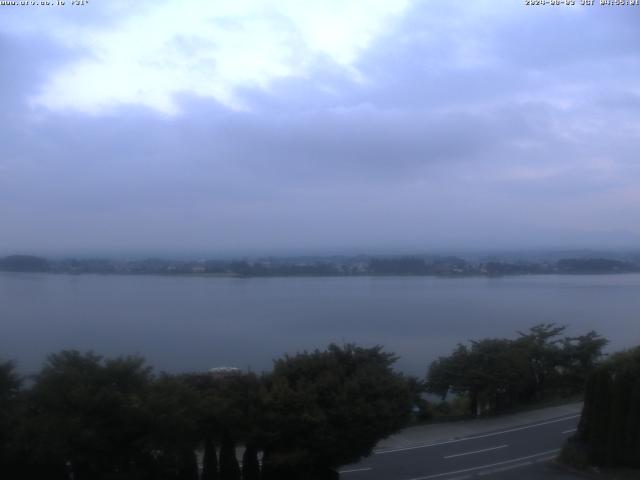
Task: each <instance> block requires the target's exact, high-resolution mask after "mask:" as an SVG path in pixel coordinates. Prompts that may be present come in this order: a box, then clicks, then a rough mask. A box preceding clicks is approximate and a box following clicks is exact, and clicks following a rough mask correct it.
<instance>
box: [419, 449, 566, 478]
mask: <svg viewBox="0 0 640 480" xmlns="http://www.w3.org/2000/svg"><path fill="white" fill-rule="evenodd" d="M559 451H560V449H556V450H548V451H546V452H541V453H536V454H534V455H527V456H526V457H520V458H514V459H511V460H505V461H503V462H497V463H491V464H489V465H481V466H479V467H471V468H465V469H464V470H456V471H455V472H444V473H436V474H435V475H427V476H426V477H415V478H411V479H410V480H429V479H431V478H439V477H446V476H448V475H456V474H458V473H467V472H473V471H476V470H483V469H485V468H492V467H498V466H500V465H506V464H508V463H517V462H522V461H523V460H529V459H530V458H535V457H542V456H544V455H550V454H552V453H558V452H559Z"/></svg>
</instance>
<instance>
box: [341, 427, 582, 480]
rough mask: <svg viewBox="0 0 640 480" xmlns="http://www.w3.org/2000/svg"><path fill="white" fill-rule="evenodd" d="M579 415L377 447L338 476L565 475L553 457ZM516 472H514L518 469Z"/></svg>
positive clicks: (456, 479)
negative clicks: (426, 442) (403, 444)
mask: <svg viewBox="0 0 640 480" xmlns="http://www.w3.org/2000/svg"><path fill="white" fill-rule="evenodd" d="M578 420H579V415H576V414H571V415H564V416H562V417H557V418H550V419H546V420H544V421H539V422H536V423H530V424H524V425H518V426H512V427H509V428H506V429H501V430H496V431H489V432H484V433H481V434H477V435H472V436H467V437H462V438H457V439H453V440H448V441H443V442H436V443H430V444H423V445H411V446H407V447H399V448H391V449H385V450H377V451H376V452H375V453H374V454H373V455H371V456H370V457H368V458H366V459H364V460H363V461H361V462H360V463H358V464H355V465H350V466H347V467H344V468H342V469H341V471H340V478H341V479H342V480H432V479H433V480H468V479H475V478H490V479H492V480H493V479H495V480H497V479H508V478H518V479H519V480H528V479H532V480H533V479H569V478H577V477H573V476H572V475H568V474H566V473H564V472H558V471H554V468H553V467H552V466H551V465H549V462H550V461H551V460H552V459H554V458H555V457H556V456H557V454H558V452H559V450H560V448H561V447H562V445H563V444H564V442H565V441H566V439H567V438H568V437H569V436H570V435H571V434H572V433H573V432H574V431H575V428H576V426H577V423H578ZM516 472H517V473H516Z"/></svg>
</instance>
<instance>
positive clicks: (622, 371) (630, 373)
mask: <svg viewBox="0 0 640 480" xmlns="http://www.w3.org/2000/svg"><path fill="white" fill-rule="evenodd" d="M639 405H640V347H637V348H635V349H632V350H629V351H626V352H622V353H618V354H616V355H614V356H613V357H612V358H611V359H610V360H609V361H607V362H606V363H604V364H602V365H600V366H598V367H597V368H596V370H595V371H594V372H592V373H591V374H590V375H589V378H588V380H587V391H586V395H585V404H584V408H583V411H582V417H581V419H580V424H579V427H578V431H577V433H576V435H575V438H573V439H572V443H571V444H570V447H571V448H580V449H581V450H582V451H583V452H584V453H586V456H587V458H588V461H589V462H590V463H591V464H594V465H603V466H613V467H624V466H627V467H640V414H639V408H638V406H639Z"/></svg>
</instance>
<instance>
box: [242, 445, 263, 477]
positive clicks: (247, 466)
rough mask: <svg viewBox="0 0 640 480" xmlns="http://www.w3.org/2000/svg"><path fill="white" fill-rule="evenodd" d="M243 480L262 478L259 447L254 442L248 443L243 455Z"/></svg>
mask: <svg viewBox="0 0 640 480" xmlns="http://www.w3.org/2000/svg"><path fill="white" fill-rule="evenodd" d="M242 480H260V464H259V463H258V449H257V448H256V447H255V445H253V444H248V445H247V446H246V448H245V450H244V454H243V455H242Z"/></svg>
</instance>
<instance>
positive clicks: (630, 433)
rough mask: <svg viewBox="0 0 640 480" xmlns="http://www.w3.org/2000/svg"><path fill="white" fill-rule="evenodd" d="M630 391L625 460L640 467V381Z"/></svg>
mask: <svg viewBox="0 0 640 480" xmlns="http://www.w3.org/2000/svg"><path fill="white" fill-rule="evenodd" d="M628 393H629V409H628V410H627V418H626V422H625V423H626V429H625V433H624V438H625V446H624V462H625V464H627V465H628V466H630V467H635V468H640V381H638V380H636V381H635V385H634V386H633V388H631V389H629V391H628Z"/></svg>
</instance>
